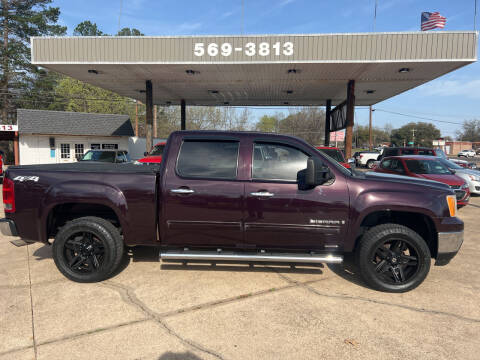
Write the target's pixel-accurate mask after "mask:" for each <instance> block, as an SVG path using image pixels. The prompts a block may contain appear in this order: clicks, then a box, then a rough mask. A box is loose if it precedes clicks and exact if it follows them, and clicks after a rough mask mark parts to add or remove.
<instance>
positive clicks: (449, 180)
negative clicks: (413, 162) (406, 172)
mask: <svg viewBox="0 0 480 360" xmlns="http://www.w3.org/2000/svg"><path fill="white" fill-rule="evenodd" d="M416 176H417V177H420V178H423V179H428V180H433V181H438V182H441V183H444V184H448V185H462V184H463V183H464V181H463V179H461V178H459V177H458V176H456V175H453V174H452V175H439V174H416Z"/></svg>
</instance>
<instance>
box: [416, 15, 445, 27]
mask: <svg viewBox="0 0 480 360" xmlns="http://www.w3.org/2000/svg"><path fill="white" fill-rule="evenodd" d="M446 22H447V18H446V17H444V16H442V15H440V13H439V12H433V13H431V12H422V31H427V30H432V29H435V28H441V29H443V28H444V27H445V23H446Z"/></svg>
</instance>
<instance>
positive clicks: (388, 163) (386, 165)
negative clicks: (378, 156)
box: [380, 160, 392, 169]
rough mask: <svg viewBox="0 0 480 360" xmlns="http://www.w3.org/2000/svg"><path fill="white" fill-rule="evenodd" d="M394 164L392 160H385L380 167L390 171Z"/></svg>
mask: <svg viewBox="0 0 480 360" xmlns="http://www.w3.org/2000/svg"><path fill="white" fill-rule="evenodd" d="M391 163H392V160H384V161H382V163H381V164H380V167H381V168H382V169H390V165H391Z"/></svg>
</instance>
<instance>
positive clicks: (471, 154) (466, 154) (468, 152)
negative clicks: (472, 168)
mask: <svg viewBox="0 0 480 360" xmlns="http://www.w3.org/2000/svg"><path fill="white" fill-rule="evenodd" d="M457 156H458V157H462V156H463V157H467V158H468V157H475V150H472V149H466V150H462V151H460V152H459V153H458V154H457Z"/></svg>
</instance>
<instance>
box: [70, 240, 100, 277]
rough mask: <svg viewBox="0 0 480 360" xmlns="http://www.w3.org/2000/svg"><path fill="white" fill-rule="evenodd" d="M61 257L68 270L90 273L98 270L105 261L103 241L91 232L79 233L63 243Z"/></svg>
mask: <svg viewBox="0 0 480 360" xmlns="http://www.w3.org/2000/svg"><path fill="white" fill-rule="evenodd" d="M63 256H64V258H65V262H66V263H67V264H68V266H69V267H70V269H71V270H72V271H74V272H78V273H91V272H94V271H96V270H97V269H99V268H100V267H101V266H102V264H103V260H104V259H105V245H104V243H103V240H102V239H100V238H99V237H97V236H95V234H93V233H91V232H85V231H83V232H79V233H76V234H73V235H71V236H70V237H69V238H68V239H67V241H65V245H64V251H63Z"/></svg>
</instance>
